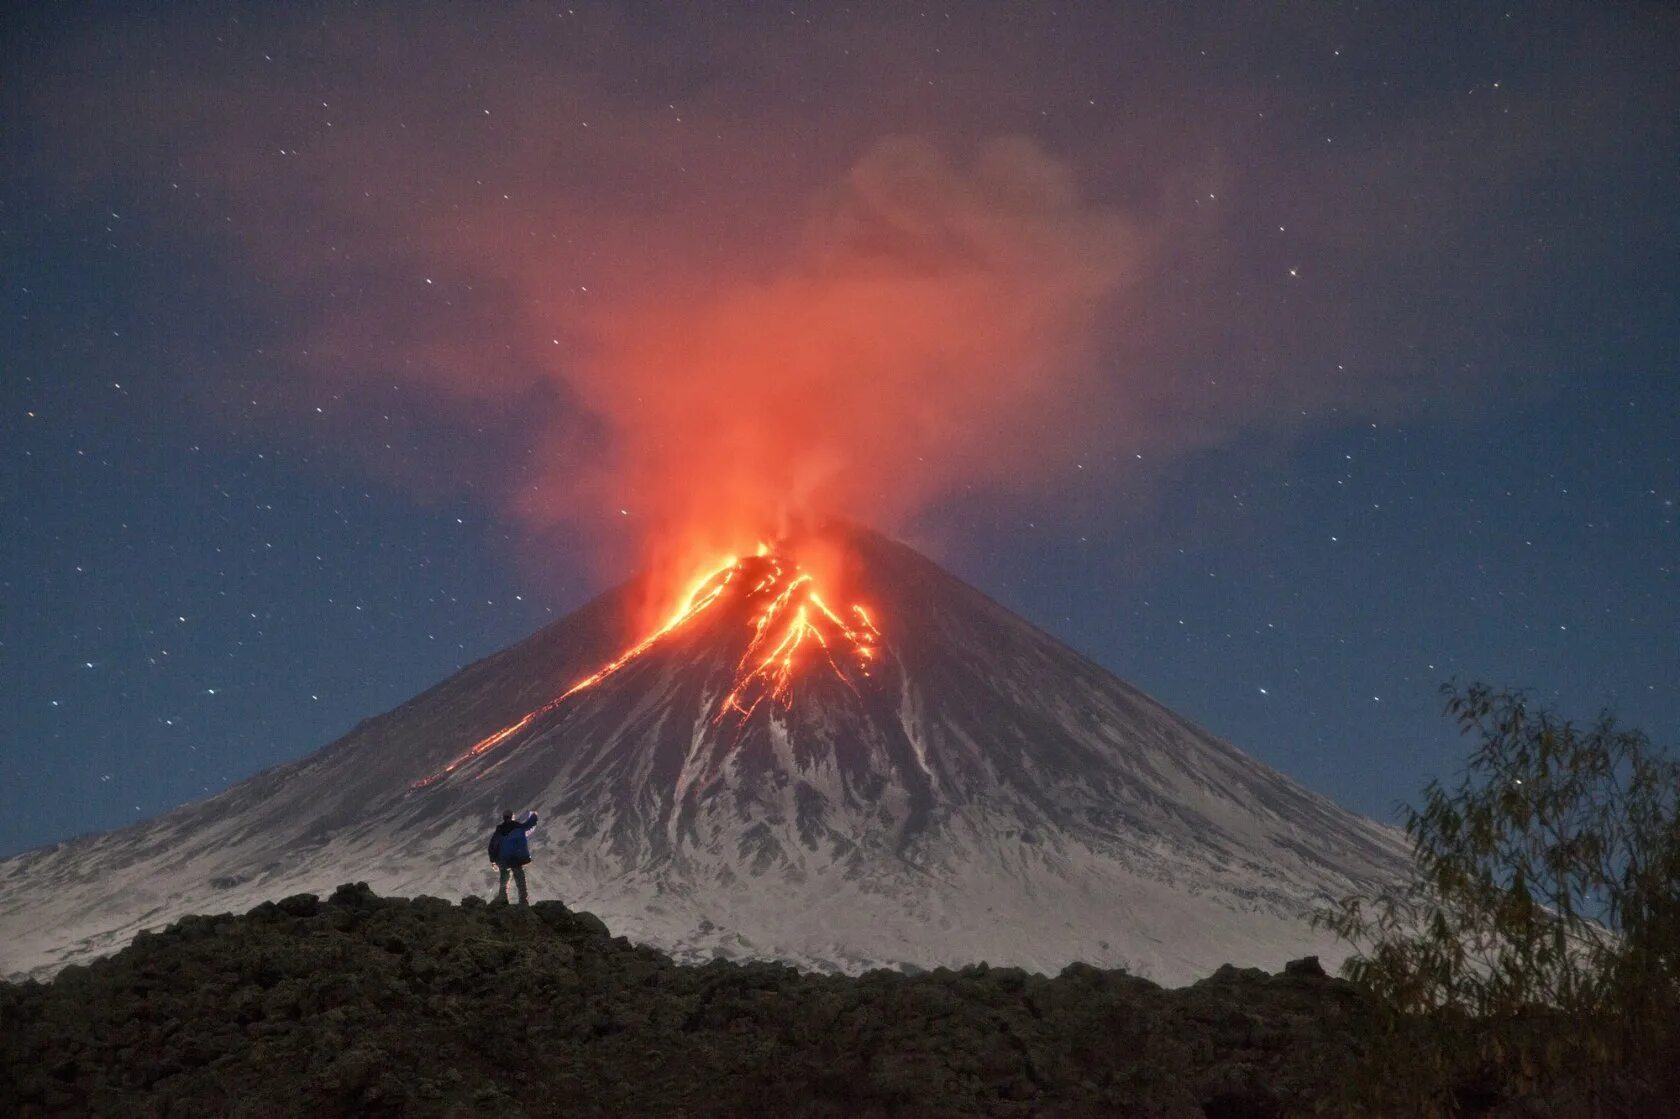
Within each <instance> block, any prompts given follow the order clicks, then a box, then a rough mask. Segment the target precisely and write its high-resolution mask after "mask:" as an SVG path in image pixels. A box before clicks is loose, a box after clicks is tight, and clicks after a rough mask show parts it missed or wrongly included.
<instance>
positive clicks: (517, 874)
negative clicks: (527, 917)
mask: <svg viewBox="0 0 1680 1119" xmlns="http://www.w3.org/2000/svg"><path fill="white" fill-rule="evenodd" d="M513 881H514V884H515V885H517V886H518V887H519V904H520V905H530V904H531V899H530V898H529V897H528V896H527V895H526V893H525V868H524V867H523V866H516V867H514V868H513ZM504 889H505V887H504Z"/></svg>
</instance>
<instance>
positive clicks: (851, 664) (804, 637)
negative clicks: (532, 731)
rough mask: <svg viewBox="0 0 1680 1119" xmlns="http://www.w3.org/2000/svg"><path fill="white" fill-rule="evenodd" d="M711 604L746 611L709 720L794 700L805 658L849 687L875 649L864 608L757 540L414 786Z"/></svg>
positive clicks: (875, 635)
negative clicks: (560, 686) (753, 551)
mask: <svg viewBox="0 0 1680 1119" xmlns="http://www.w3.org/2000/svg"><path fill="white" fill-rule="evenodd" d="M713 609H716V610H717V612H719V613H730V614H739V613H745V614H746V615H747V618H748V622H747V624H746V625H744V626H743V627H742V632H743V634H745V635H747V636H746V645H745V648H744V649H743V650H742V652H741V656H740V659H739V660H738V661H737V662H736V665H735V675H734V678H733V681H732V686H731V687H730V688H729V690H728V692H727V693H726V694H724V696H723V697H722V698H721V699H720V700H719V701H718V703H717V711H716V714H715V715H714V716H713V718H712V721H713V722H714V723H718V724H721V723H723V722H724V721H725V720H733V721H734V722H735V723H736V725H737V726H744V725H745V724H746V722H747V721H748V720H750V719H751V718H752V717H753V715H754V714H755V713H756V712H757V711H758V710H759V708H760V707H761V706H762V705H764V704H765V703H766V702H768V703H770V704H771V705H773V706H776V705H779V706H781V707H786V706H787V705H788V704H789V703H791V702H792V701H793V691H794V678H795V676H796V675H797V674H798V673H799V672H800V671H801V670H802V669H803V668H804V667H805V666H806V664H807V663H808V662H812V661H820V662H821V664H822V666H823V667H824V668H826V669H827V670H828V671H830V672H832V673H833V674H834V676H835V678H836V679H838V680H841V681H843V682H844V683H845V684H846V685H847V686H848V687H850V688H851V689H852V690H853V691H854V692H856V690H857V688H858V686H859V685H860V684H861V683H862V682H863V681H864V680H866V679H868V678H869V676H870V675H871V674H870V665H871V664H872V663H873V662H874V660H875V659H876V657H878V655H879V654H880V640H881V631H880V630H878V629H876V628H875V623H874V622H873V621H872V620H871V619H870V617H869V612H868V611H867V610H865V609H864V608H863V607H862V606H860V605H858V604H856V603H852V604H850V605H848V606H845V607H843V608H842V610H841V612H839V613H837V612H836V611H835V610H834V609H832V608H831V607H830V606H829V605H828V603H827V602H826V601H824V599H823V595H822V592H821V590H820V589H819V588H818V586H817V582H816V578H815V577H814V576H813V575H812V574H811V573H810V572H808V571H805V570H804V569H803V568H801V567H800V566H799V564H798V563H797V562H796V561H795V560H794V559H793V558H792V557H790V556H789V555H787V554H786V552H785V551H784V550H783V549H782V548H772V547H771V546H770V545H768V544H760V545H759V550H758V554H757V555H755V556H750V557H731V558H730V559H729V560H728V561H727V562H725V563H724V564H723V565H722V566H721V567H719V568H718V569H717V570H715V571H712V572H710V573H709V574H707V575H706V576H705V577H704V578H702V579H701V580H700V581H699V582H698V583H696V584H695V585H694V587H693V588H692V589H690V591H689V592H688V594H687V595H686V596H684V598H683V602H682V605H681V606H680V607H679V608H678V609H677V611H676V613H675V614H673V615H672V616H671V618H670V619H669V620H668V621H667V622H665V624H664V625H662V626H660V627H659V628H657V629H655V630H654V631H653V632H652V633H650V634H648V635H647V636H646V637H644V638H642V639H641V640H640V641H638V642H637V643H636V644H635V645H633V646H631V647H630V648H629V649H627V650H625V651H624V652H623V653H621V654H619V655H618V656H617V657H615V658H613V659H612V660H611V661H609V662H608V663H607V664H605V665H603V666H602V667H601V668H599V669H597V670H596V671H594V672H592V673H590V674H589V675H588V676H585V677H584V678H583V679H581V680H579V681H578V682H577V683H575V684H573V685H572V686H571V687H569V688H567V689H566V690H565V691H563V692H561V693H560V694H559V695H557V696H555V697H554V698H553V699H551V700H549V701H548V702H547V703H545V704H543V705H542V706H541V707H539V708H537V709H536V710H534V711H530V712H527V713H526V714H525V715H523V716H521V717H520V719H519V720H518V721H517V722H514V723H511V724H509V725H508V726H505V727H502V728H501V729H500V730H498V731H496V732H495V733H494V734H488V735H485V736H484V737H483V738H481V739H479V740H478V741H477V742H475V743H474V744H473V745H472V748H471V749H469V750H467V751H466V752H465V753H464V754H462V755H461V756H460V757H458V758H456V759H454V760H453V761H451V762H450V763H449V764H448V765H446V766H444V767H443V768H442V769H441V770H439V771H438V772H436V773H434V774H432V775H430V776H428V777H424V778H422V779H421V780H419V781H416V782H415V783H414V787H415V788H424V787H425V786H427V785H431V784H433V783H435V782H437V781H438V780H440V779H442V778H444V777H447V776H448V775H449V774H451V773H454V772H455V771H456V770H457V769H460V768H461V767H462V766H464V765H466V764H467V763H469V762H472V761H475V760H476V759H478V758H480V757H482V756H483V755H484V754H486V753H488V752H489V751H491V750H493V749H495V748H496V747H498V746H501V745H502V744H503V743H505V742H508V741H509V740H511V739H515V738H517V737H518V736H519V735H520V734H521V733H522V732H524V731H526V730H527V729H529V728H531V727H532V726H533V725H534V724H536V723H537V722H538V721H539V720H540V719H542V718H543V717H544V716H546V715H549V714H551V713H552V712H554V711H556V710H557V709H558V708H559V707H560V706H561V705H562V704H564V703H565V702H566V701H567V700H568V699H570V698H571V697H572V696H574V695H576V694H577V693H579V692H581V691H583V690H584V689H585V688H592V687H594V686H595V685H597V684H599V683H600V682H601V681H603V680H605V679H607V678H608V677H610V676H612V675H613V674H614V673H615V672H617V671H618V670H619V669H621V668H623V667H624V666H625V665H627V664H629V663H630V662H632V661H634V660H635V659H636V658H638V657H640V656H643V655H644V654H646V653H647V652H648V651H649V650H651V649H653V648H654V647H655V646H657V645H658V644H659V643H660V642H661V641H665V640H668V639H671V638H672V637H673V636H675V635H678V634H680V633H681V632H682V631H683V630H684V629H685V628H686V627H688V626H689V625H691V624H697V623H698V621H699V620H700V619H701V618H702V617H703V616H704V615H706V614H707V612H708V611H711V610H713Z"/></svg>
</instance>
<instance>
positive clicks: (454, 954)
mask: <svg viewBox="0 0 1680 1119" xmlns="http://www.w3.org/2000/svg"><path fill="white" fill-rule="evenodd" d="M1371 1017H1372V1010H1371V1008H1370V1007H1369V1005H1368V1004H1367V1003H1366V1002H1365V1000H1364V999H1363V998H1362V997H1361V996H1360V994H1359V993H1358V992H1357V991H1356V990H1355V989H1354V988H1352V987H1351V986H1349V985H1348V984H1346V983H1344V982H1342V981H1340V980H1336V979H1330V978H1327V977H1325V976H1324V974H1323V972H1322V970H1317V969H1315V968H1312V967H1308V966H1305V964H1304V962H1303V963H1302V964H1301V965H1300V966H1296V965H1291V967H1290V968H1289V973H1288V974H1287V975H1279V976H1271V975H1267V974H1265V973H1263V972H1259V971H1255V970H1252V969H1250V970H1238V969H1235V968H1224V969H1221V970H1220V971H1219V972H1218V973H1217V974H1215V975H1214V976H1212V977H1210V978H1208V979H1206V980H1203V981H1202V982H1200V983H1198V984H1196V985H1194V986H1192V987H1187V988H1184V989H1181V990H1164V989H1162V988H1160V987H1157V986H1155V985H1154V984H1153V983H1150V982H1148V981H1146V980H1143V979H1139V978H1136V977H1133V976H1130V975H1127V974H1126V973H1124V972H1122V971H1104V970H1100V969H1097V968H1093V967H1089V966H1083V965H1075V966H1072V967H1069V968H1067V969H1066V970H1065V971H1064V972H1062V974H1060V975H1058V976H1056V977H1053V978H1052V977H1046V976H1042V975H1035V974H1030V973H1027V972H1023V971H1020V970H1017V969H1013V968H993V967H988V966H986V965H985V964H978V965H975V966H972V967H967V968H963V969H961V970H956V971H953V970H949V969H946V968H939V969H935V970H933V971H930V972H926V973H923V974H919V975H916V976H913V977H912V976H908V975H904V974H900V973H898V972H890V971H874V972H869V973H867V974H865V975H862V976H860V977H857V978H848V977H845V976H832V975H813V974H806V973H802V972H799V971H796V970H794V969H792V968H789V967H785V966H781V965H776V964H765V963H750V964H732V963H725V962H721V961H720V962H715V963H712V964H708V965H706V966H704V967H681V966H677V965H675V964H673V963H672V962H671V961H670V960H669V959H667V958H666V957H665V956H663V955H661V954H660V953H658V952H655V951H653V950H651V949H648V948H642V947H638V946H635V945H632V944H630V943H629V942H628V941H626V940H625V939H624V938H622V937H612V936H610V935H609V933H608V931H607V929H606V928H605V926H604V925H602V923H601V922H600V920H599V919H598V918H596V917H594V916H592V915H590V914H587V913H574V912H572V911H570V910H568V909H567V908H566V907H565V906H564V905H562V904H560V903H558V902H540V903H538V904H536V905H534V906H531V907H530V908H529V909H524V908H519V907H511V908H490V907H485V906H483V905H482V904H466V903H464V904H462V905H459V906H457V905H452V904H450V903H449V902H447V901H444V900H442V899H439V898H429V897H417V898H413V899H409V900H403V899H394V898H379V897H376V896H375V895H374V894H373V893H372V892H371V891H369V890H368V889H367V887H366V886H365V885H360V884H358V885H346V886H341V887H339V889H338V890H337V891H335V892H334V893H333V894H332V896H331V897H329V898H327V899H326V900H324V901H323V900H320V899H318V898H316V897H314V896H311V895H297V896H294V897H288V898H285V899H283V900H281V901H278V902H268V903H264V904H263V905H260V906H258V907H257V908H256V909H254V910H252V911H251V912H250V913H248V914H246V915H244V916H232V915H226V914H224V915H220V916H206V917H189V918H186V919H184V920H181V921H178V922H177V923H175V924H174V925H171V926H169V927H168V928H167V929H164V930H163V931H161V932H157V933H153V934H142V935H141V936H140V937H138V938H136V940H135V941H134V943H133V944H132V945H131V946H130V947H128V948H127V949H125V950H124V951H122V952H120V953H118V954H117V955H115V956H112V957H110V958H108V959H103V960H99V961H97V962H95V963H93V964H91V965H89V966H86V967H69V968H66V969H65V970H64V971H62V972H61V973H60V974H59V976H58V977H57V978H56V979H55V980H54V981H53V982H51V983H49V984H37V983H25V984H22V985H9V984H0V1113H4V1114H8V1115H9V1114H21V1115H47V1114H59V1113H66V1114H97V1115H102V1116H124V1115H169V1116H194V1115H206V1116H208V1115H216V1116H236V1115H251V1116H258V1115H260V1116H271V1115H309V1116H311V1117H323V1116H332V1115H351V1114H355V1115H378V1114H393V1115H395V1114H401V1115H422V1116H425V1115H431V1116H458V1115H459V1116H466V1115H478V1114H485V1113H488V1112H491V1111H494V1112H496V1113H497V1114H501V1115H549V1114H566V1115H603V1116H605V1115H615V1116H618V1115H669V1116H678V1115H681V1116H686V1117H690V1119H692V1117H697V1116H739V1115H751V1114H775V1115H802V1116H889V1115H905V1116H910V1115H914V1116H958V1115H998V1116H1009V1115H1023V1116H1025V1115H1040V1114H1054V1115H1058V1116H1083V1115H1089V1116H1099V1115H1101V1116H1109V1115H1117V1114H1124V1115H1132V1116H1183V1117H1187V1119H1189V1117H1203V1116H1243V1117H1269V1116H1281V1115H1286V1114H1295V1113H1299V1112H1302V1111H1308V1110H1310V1109H1311V1108H1312V1107H1313V1105H1314V1104H1315V1102H1316V1101H1319V1100H1321V1099H1323V1098H1325V1096H1326V1094H1327V1093H1328V1092H1330V1091H1331V1090H1332V1089H1333V1087H1334V1085H1335V1084H1336V1083H1337V1081H1338V1079H1339V1078H1342V1077H1345V1076H1346V1075H1348V1073H1349V1070H1350V1069H1351V1068H1352V1067H1353V1065H1354V1062H1355V1059H1356V1056H1357V1042H1356V1040H1355V1039H1357V1038H1358V1037H1359V1036H1360V1034H1361V1032H1362V1030H1363V1029H1364V1028H1365V1027H1366V1026H1367V1025H1368V1024H1369V1022H1370V1020H1371Z"/></svg>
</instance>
